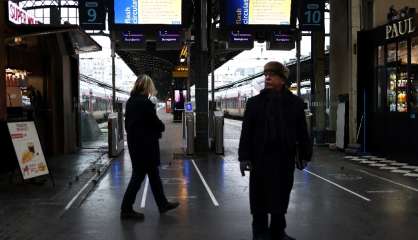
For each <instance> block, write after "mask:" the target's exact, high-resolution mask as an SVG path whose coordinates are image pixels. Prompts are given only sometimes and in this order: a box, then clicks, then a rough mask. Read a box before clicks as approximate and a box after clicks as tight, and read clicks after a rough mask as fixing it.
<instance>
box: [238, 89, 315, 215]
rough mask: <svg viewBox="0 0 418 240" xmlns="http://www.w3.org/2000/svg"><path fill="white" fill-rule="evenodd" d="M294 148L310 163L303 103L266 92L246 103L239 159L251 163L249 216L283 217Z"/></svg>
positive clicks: (309, 144) (287, 94)
mask: <svg viewBox="0 0 418 240" xmlns="http://www.w3.org/2000/svg"><path fill="white" fill-rule="evenodd" d="M297 148H298V149H299V153H300V154H301V157H302V159H304V160H307V161H309V160H310V158H311V155H312V145H311V143H310V138H309V136H308V131H307V124H306V120H305V112H304V104H303V101H302V100H301V99H300V98H299V97H297V96H295V95H294V94H292V93H291V92H290V91H289V90H287V89H286V90H284V92H283V93H278V92H276V91H272V90H267V89H265V90H262V91H261V92H260V94H259V95H257V96H254V97H252V98H250V99H248V101H247V104H246V110H245V114H244V121H243V124H242V132H241V139H240V144H239V151H238V152H239V157H238V159H239V161H240V162H241V161H250V163H251V173H250V206H251V213H276V214H283V213H286V211H287V207H288V204H289V197H290V191H291V190H292V186H293V172H294V169H295V154H296V149H297Z"/></svg>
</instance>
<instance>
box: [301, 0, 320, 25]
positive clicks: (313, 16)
mask: <svg viewBox="0 0 418 240" xmlns="http://www.w3.org/2000/svg"><path fill="white" fill-rule="evenodd" d="M324 10H325V1H324V0H303V1H302V3H301V6H300V12H299V28H300V30H303V31H317V30H322V29H323V28H324Z"/></svg>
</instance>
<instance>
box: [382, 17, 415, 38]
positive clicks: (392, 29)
mask: <svg viewBox="0 0 418 240" xmlns="http://www.w3.org/2000/svg"><path fill="white" fill-rule="evenodd" d="M415 21H416V19H415V18H414V17H410V18H407V19H403V20H400V21H397V22H393V23H390V24H387V25H386V26H385V29H386V40H389V39H393V38H397V37H401V36H405V35H408V34H410V33H413V32H415V30H416V22H415Z"/></svg>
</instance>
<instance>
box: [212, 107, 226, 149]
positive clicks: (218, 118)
mask: <svg viewBox="0 0 418 240" xmlns="http://www.w3.org/2000/svg"><path fill="white" fill-rule="evenodd" d="M213 119H214V135H215V136H214V137H215V153H216V154H223V153H224V114H223V112H222V111H214V112H213Z"/></svg>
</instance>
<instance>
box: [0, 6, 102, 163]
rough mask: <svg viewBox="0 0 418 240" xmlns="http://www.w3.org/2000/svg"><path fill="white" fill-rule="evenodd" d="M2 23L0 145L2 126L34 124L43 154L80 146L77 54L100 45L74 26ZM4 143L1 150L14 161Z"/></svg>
mask: <svg viewBox="0 0 418 240" xmlns="http://www.w3.org/2000/svg"><path fill="white" fill-rule="evenodd" d="M2 10H4V11H6V9H4V8H3V9H0V12H1V11H2ZM6 14H7V11H6ZM6 14H5V15H6ZM1 15H3V12H1ZM5 21H6V23H5V24H3V23H2V22H0V23H1V27H0V31H2V34H3V36H2V41H1V42H0V44H3V46H1V47H2V50H3V51H1V53H0V55H1V57H2V61H3V62H2V64H1V65H2V67H1V68H0V74H2V78H1V80H2V81H4V82H5V84H1V85H0V86H1V87H0V91H1V94H0V96H1V97H2V99H1V101H3V104H1V105H0V108H2V109H1V111H2V112H5V113H6V114H3V117H2V119H0V124H1V125H2V126H1V130H2V131H1V132H0V137H1V142H3V143H4V142H6V140H5V139H7V138H8V137H9V136H7V134H8V132H7V126H6V124H7V122H16V121H34V122H35V125H36V128H37V131H38V135H39V138H40V141H41V144H42V148H43V151H44V153H45V154H46V155H49V156H52V155H56V154H63V153H69V152H73V151H75V150H76V149H77V147H78V146H79V145H80V132H79V131H80V127H79V70H78V69H79V60H78V54H79V53H81V52H89V51H97V50H101V47H100V46H99V45H98V44H97V43H96V42H95V41H94V40H93V39H92V38H90V37H89V36H88V35H87V34H86V33H84V32H83V31H82V30H81V29H80V28H79V27H78V26H74V25H59V26H51V25H26V24H25V25H13V24H10V23H8V22H7V20H5ZM1 71H2V73H1ZM4 103H6V104H4ZM4 116H5V117H4ZM6 145H7V144H3V146H2V147H1V148H2V152H9V154H6V156H5V157H6V158H13V156H12V153H10V152H13V149H11V146H6ZM3 148H4V149H3ZM6 160H7V159H6Z"/></svg>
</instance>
